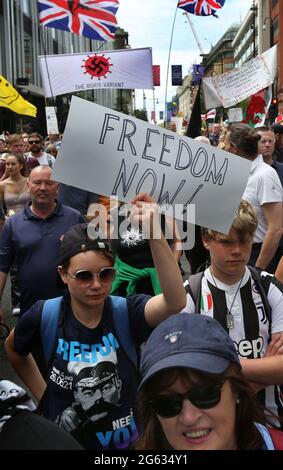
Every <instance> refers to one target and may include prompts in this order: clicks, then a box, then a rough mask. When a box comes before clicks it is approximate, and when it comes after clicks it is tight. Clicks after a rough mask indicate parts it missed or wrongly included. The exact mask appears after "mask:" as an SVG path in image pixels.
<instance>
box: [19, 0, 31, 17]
mask: <svg viewBox="0 0 283 470" xmlns="http://www.w3.org/2000/svg"><path fill="white" fill-rule="evenodd" d="M29 3H30V2H29V0H21V2H20V5H21V7H22V11H23V12H24V14H25V15H27V16H30V4H29Z"/></svg>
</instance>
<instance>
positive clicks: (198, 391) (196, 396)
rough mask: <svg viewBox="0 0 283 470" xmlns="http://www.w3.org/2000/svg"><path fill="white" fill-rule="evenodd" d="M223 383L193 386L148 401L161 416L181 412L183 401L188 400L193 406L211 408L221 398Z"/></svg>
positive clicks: (167, 416) (203, 408)
mask: <svg viewBox="0 0 283 470" xmlns="http://www.w3.org/2000/svg"><path fill="white" fill-rule="evenodd" d="M222 386H223V383H220V384H214V385H207V386H198V387H194V388H193V389H192V390H189V391H188V392H186V393H172V394H170V395H157V396H156V397H154V398H152V399H151V400H149V401H148V404H149V405H150V406H151V408H153V410H154V411H155V413H156V414H158V415H159V416H161V417H163V418H172V417H173V416H177V415H178V414H180V413H181V411H182V408H183V401H184V400H189V401H190V402H191V403H192V404H193V405H194V406H195V407H197V408H200V409H202V410H206V409H209V408H213V407H214V406H216V405H218V403H219V402H220V400H221V388H222Z"/></svg>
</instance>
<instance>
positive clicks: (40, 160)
mask: <svg viewBox="0 0 283 470" xmlns="http://www.w3.org/2000/svg"><path fill="white" fill-rule="evenodd" d="M30 157H32V158H36V159H37V161H38V163H39V164H40V165H48V166H49V164H48V159H50V161H51V162H52V165H51V167H52V168H53V166H54V163H55V158H54V157H53V156H52V155H50V154H49V155H48V156H47V153H46V152H43V153H42V155H41V156H40V157H35V156H34V155H32V154H31V152H29V153H28V154H27V159H29V158H30Z"/></svg>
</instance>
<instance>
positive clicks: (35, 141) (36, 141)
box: [28, 140, 41, 144]
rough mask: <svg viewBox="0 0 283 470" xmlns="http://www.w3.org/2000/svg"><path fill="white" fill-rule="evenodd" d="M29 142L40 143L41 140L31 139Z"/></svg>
mask: <svg viewBox="0 0 283 470" xmlns="http://www.w3.org/2000/svg"><path fill="white" fill-rule="evenodd" d="M28 143H29V144H40V143H41V142H40V140H29V142H28Z"/></svg>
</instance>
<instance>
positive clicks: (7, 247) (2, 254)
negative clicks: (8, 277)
mask: <svg viewBox="0 0 283 470" xmlns="http://www.w3.org/2000/svg"><path fill="white" fill-rule="evenodd" d="M12 260H13V247H12V228H11V220H10V219H8V220H6V222H5V224H4V227H3V230H2V232H1V236H0V271H1V272H3V273H6V274H7V273H8V272H9V271H10V267H11V264H12Z"/></svg>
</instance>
